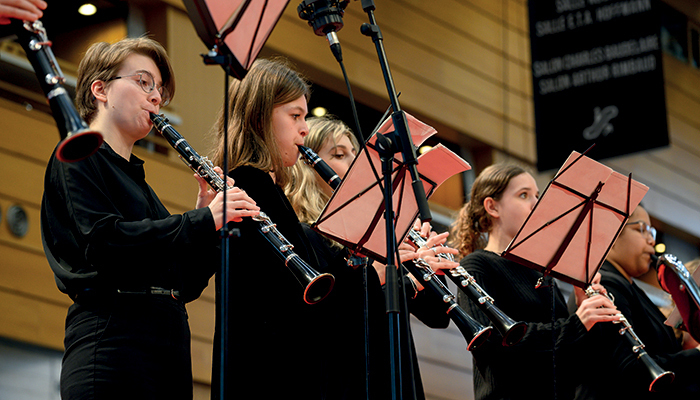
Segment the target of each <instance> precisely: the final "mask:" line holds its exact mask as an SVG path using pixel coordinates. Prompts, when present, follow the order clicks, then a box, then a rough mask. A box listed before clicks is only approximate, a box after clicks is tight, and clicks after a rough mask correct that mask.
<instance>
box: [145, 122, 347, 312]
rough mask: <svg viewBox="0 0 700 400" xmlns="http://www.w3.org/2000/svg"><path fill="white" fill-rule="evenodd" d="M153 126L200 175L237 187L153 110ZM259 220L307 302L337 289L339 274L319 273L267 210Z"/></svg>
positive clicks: (219, 185) (260, 228)
mask: <svg viewBox="0 0 700 400" xmlns="http://www.w3.org/2000/svg"><path fill="white" fill-rule="evenodd" d="M150 117H151V121H153V126H154V127H155V128H156V129H157V130H158V132H160V133H161V135H163V137H164V138H165V139H166V140H167V141H168V143H170V145H171V146H172V147H173V148H174V149H175V150H176V151H177V152H178V153H179V156H180V159H181V160H182V161H183V162H184V163H185V164H187V166H188V167H190V168H191V169H192V170H193V171H194V172H195V173H196V174H197V175H199V176H201V177H202V178H204V180H206V181H207V183H208V184H209V186H211V187H212V188H213V189H214V190H216V191H217V192H222V191H224V190H226V189H231V188H233V187H232V186H230V185H228V184H227V183H226V181H224V179H223V178H221V176H219V174H217V173H216V171H214V166H213V165H212V162H211V160H209V159H208V158H207V157H202V156H200V155H199V154H198V153H197V152H196V151H195V150H194V149H193V148H192V147H191V146H190V144H189V143H187V141H186V140H185V138H183V137H182V136H181V135H180V134H179V133H178V132H177V131H176V130H175V128H173V127H172V126H171V125H170V123H169V122H168V120H167V118H165V117H164V116H161V115H156V114H154V113H150ZM252 218H253V220H254V221H257V222H259V223H260V224H259V226H258V231H259V232H260V233H261V234H262V235H263V237H264V238H265V239H266V240H267V241H268V242H269V243H270V244H271V245H272V247H273V248H274V250H275V252H276V253H277V255H278V256H280V257H281V258H282V259H283V260H284V265H285V266H286V267H287V268H289V270H290V271H291V272H292V274H293V275H294V277H295V278H296V279H297V280H298V281H299V283H300V284H301V286H302V287H303V288H304V297H303V298H304V301H305V302H306V303H307V304H316V303H318V302H319V301H321V300H323V299H324V298H325V297H326V296H328V294H329V293H330V292H331V289H333V285H334V283H335V277H334V276H333V275H331V274H329V273H323V274H321V273H319V272H317V271H315V270H314V269H313V268H311V266H309V264H307V263H306V262H305V261H304V260H303V259H302V258H301V257H299V255H298V254H296V253H295V252H294V251H293V249H294V245H292V244H291V243H289V241H288V240H287V239H286V238H285V237H284V236H283V235H282V234H281V233H280V232H279V230H277V227H276V225H275V223H273V222H272V221H271V220H270V218H269V217H268V216H267V215H266V214H265V213H263V212H260V214H258V215H256V216H254V217H252Z"/></svg>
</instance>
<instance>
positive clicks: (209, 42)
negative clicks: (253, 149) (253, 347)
mask: <svg viewBox="0 0 700 400" xmlns="http://www.w3.org/2000/svg"><path fill="white" fill-rule="evenodd" d="M183 2H184V4H185V7H186V8H187V13H188V14H189V17H190V20H191V21H192V24H193V25H194V27H195V30H196V31H197V34H198V35H199V38H200V39H201V40H202V41H203V42H204V44H205V45H206V46H207V47H208V48H209V52H208V53H207V54H205V55H202V56H203V59H204V63H205V64H207V65H214V64H218V65H221V67H222V68H223V69H224V71H225V79H224V107H223V109H224V118H223V120H224V121H223V126H224V143H228V119H229V116H228V109H229V97H228V87H229V75H230V76H233V77H235V78H237V79H243V77H245V75H246V73H247V72H248V69H249V68H250V67H251V66H252V65H253V62H254V61H255V59H256V58H257V56H258V54H259V53H260V50H261V49H262V47H263V45H264V44H265V42H266V41H267V39H268V37H269V36H270V33H272V29H273V28H274V27H275V25H276V24H277V21H279V19H280V17H281V16H282V12H284V9H285V8H286V7H287V3H289V1H288V0H275V1H260V0H183ZM221 168H223V170H224V171H225V172H226V173H228V146H224V164H223V165H222V166H221ZM224 204H226V191H224ZM223 220H224V221H223V222H224V225H223V226H224V227H223V228H222V230H221V269H220V270H219V272H218V274H217V278H216V316H217V319H216V330H217V332H219V333H220V337H219V340H218V342H216V343H215V348H216V346H218V347H219V352H218V354H214V361H213V369H214V371H215V372H216V374H214V373H213V372H212V386H211V397H212V399H220V400H224V399H226V398H228V397H230V396H229V391H228V389H227V379H226V377H227V376H228V375H229V374H230V373H229V371H230V370H231V368H230V366H229V365H228V355H227V354H228V348H229V346H228V336H229V333H228V326H229V321H230V319H231V318H230V308H229V304H230V300H229V294H230V288H229V281H230V279H229V258H230V257H229V239H230V237H231V236H232V233H233V232H235V231H236V229H232V230H231V231H229V230H228V224H227V223H226V209H224V214H223ZM215 353H216V352H215ZM215 383H216V384H215Z"/></svg>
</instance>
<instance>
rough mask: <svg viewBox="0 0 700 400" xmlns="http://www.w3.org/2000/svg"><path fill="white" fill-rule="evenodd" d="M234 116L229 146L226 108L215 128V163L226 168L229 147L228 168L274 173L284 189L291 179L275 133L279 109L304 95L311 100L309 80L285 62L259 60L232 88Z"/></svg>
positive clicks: (230, 95) (221, 111) (230, 127)
mask: <svg viewBox="0 0 700 400" xmlns="http://www.w3.org/2000/svg"><path fill="white" fill-rule="evenodd" d="M228 93H229V98H230V100H231V101H230V105H229V110H228V113H229V115H230V116H231V123H230V125H229V127H228V128H229V129H228V130H229V134H228V139H229V141H228V143H227V144H226V143H224V127H223V117H224V113H223V108H222V110H220V111H219V116H218V119H217V122H216V124H215V125H214V128H213V133H214V135H215V137H216V148H215V149H214V152H213V154H212V163H213V164H214V165H219V166H223V161H224V149H226V148H227V147H228V168H229V170H233V169H235V168H237V167H240V166H243V165H248V166H252V167H254V168H257V169H259V170H262V171H264V172H274V173H275V179H276V183H277V184H278V185H279V186H281V187H284V185H285V184H286V183H287V181H288V180H289V172H288V171H287V169H286V167H285V166H284V163H283V162H282V156H281V155H280V151H279V148H278V146H277V139H276V138H275V135H274V132H272V112H273V110H274V108H275V106H278V105H282V104H286V103H289V102H291V101H294V100H296V99H298V98H300V97H302V96H305V97H306V101H307V102H308V101H309V97H310V96H311V89H310V86H309V83H308V82H307V80H306V79H305V78H304V77H303V76H302V75H301V74H300V73H299V72H297V71H296V70H294V69H293V68H292V66H291V65H290V63H289V62H288V61H287V60H285V59H281V58H280V59H258V60H256V61H255V62H254V63H253V65H252V66H251V67H250V70H249V71H248V72H247V74H246V76H245V77H244V78H243V79H242V80H240V81H239V80H234V81H233V82H232V83H231V85H230V86H229V92H228Z"/></svg>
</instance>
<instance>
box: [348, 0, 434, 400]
mask: <svg viewBox="0 0 700 400" xmlns="http://www.w3.org/2000/svg"><path fill="white" fill-rule="evenodd" d="M362 9H363V10H364V11H365V12H366V13H367V15H368V17H369V22H370V23H364V24H362V26H361V27H360V32H361V33H362V34H363V35H365V36H369V37H371V38H372V41H373V42H374V44H375V47H376V49H377V55H378V57H379V64H380V66H381V68H382V74H383V75H384V81H385V84H386V87H387V92H388V94H389V99H390V100H391V107H392V109H393V112H392V114H391V119H392V122H393V124H394V132H393V137H394V139H395V143H394V146H391V145H390V144H391V142H392V140H391V139H389V138H388V137H386V136H382V135H378V136H377V144H378V146H377V147H378V149H380V148H381V150H379V151H380V154H381V153H382V152H383V153H384V154H383V156H382V161H383V163H384V165H385V167H383V173H384V181H385V184H384V197H385V204H386V208H385V212H384V215H385V217H384V218H385V220H386V237H387V240H386V243H387V266H386V303H387V314H388V316H389V322H390V335H392V336H393V337H392V338H391V344H390V346H391V349H392V350H391V351H392V356H391V361H392V372H393V373H392V386H393V387H392V399H401V398H403V397H402V396H401V395H400V393H401V388H402V384H401V382H400V377H401V364H400V356H398V357H397V354H396V352H397V349H400V348H401V347H400V345H401V343H400V341H399V317H400V314H399V313H400V311H399V307H398V305H399V302H398V301H399V287H398V272H397V269H396V266H395V265H394V262H393V255H394V251H395V249H394V247H395V243H396V232H395V230H394V224H393V221H394V220H393V217H394V214H393V210H392V209H391V206H392V191H391V187H392V185H391V173H392V168H391V167H392V159H393V153H396V152H398V151H400V152H401V156H402V158H403V162H404V163H405V165H406V167H407V168H408V170H409V172H410V174H411V186H412V188H413V194H414V196H415V198H416V204H417V205H418V210H419V213H420V219H421V221H422V222H427V221H430V220H431V219H432V217H431V215H430V208H429V207H428V201H427V198H426V195H425V190H424V188H423V183H422V182H421V180H420V178H419V176H418V169H417V168H416V165H417V164H418V160H417V156H416V151H415V148H414V146H413V141H412V140H411V137H410V133H409V129H408V121H407V120H406V114H405V113H404V112H403V111H402V110H401V106H400V105H399V99H398V95H397V92H396V88H395V87H394V80H393V78H392V76H391V71H390V69H389V64H388V61H387V57H386V52H385V51H384V42H383V37H382V34H381V31H380V29H379V26H377V23H376V19H375V17H374V10H375V6H374V2H373V1H372V0H362ZM387 145H389V146H387ZM389 153H391V154H389ZM403 295H404V304H405V292H404V293H403ZM403 318H404V321H405V324H406V326H408V316H407V315H405V314H404V316H403ZM410 365H411V366H412V365H413V363H412V360H411V364H410ZM397 377H398V378H397ZM411 381H412V382H413V381H414V380H413V379H412V380H411ZM414 395H415V390H414Z"/></svg>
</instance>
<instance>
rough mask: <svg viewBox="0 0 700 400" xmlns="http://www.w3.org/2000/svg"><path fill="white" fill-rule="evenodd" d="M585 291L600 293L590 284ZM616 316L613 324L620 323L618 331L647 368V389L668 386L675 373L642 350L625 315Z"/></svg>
mask: <svg viewBox="0 0 700 400" xmlns="http://www.w3.org/2000/svg"><path fill="white" fill-rule="evenodd" d="M585 292H586V295H587V296H588V297H593V296H596V295H599V294H601V293H600V292H598V291H597V290H594V289H593V287H592V286H588V287H587V288H586V291H585ZM606 297H607V298H608V299H610V301H613V302H614V300H615V298H614V297H613V296H612V294H607V295H606ZM618 316H619V317H620V320H619V321H614V322H613V323H614V324H622V327H621V328H620V330H619V332H618V333H619V334H620V335H622V336H624V337H625V338H627V340H628V341H629V343H630V345H632V352H633V353H635V354H637V358H638V359H639V360H641V361H642V363H643V364H644V366H645V367H646V368H647V371H648V372H649V375H650V376H651V383H650V384H649V391H650V392H659V391H663V390H664V389H666V388H668V387H669V385H670V384H671V383H672V382H673V380H674V379H675V377H676V374H674V373H673V372H672V371H664V369H663V368H661V367H660V366H659V364H657V363H656V361H654V359H653V358H651V356H650V355H649V354H648V353H647V352H646V350H644V343H642V340H641V339H639V336H637V334H636V333H635V332H634V329H632V324H630V322H629V321H628V320H627V318H625V316H624V315H622V314H621V313H620V314H618Z"/></svg>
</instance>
